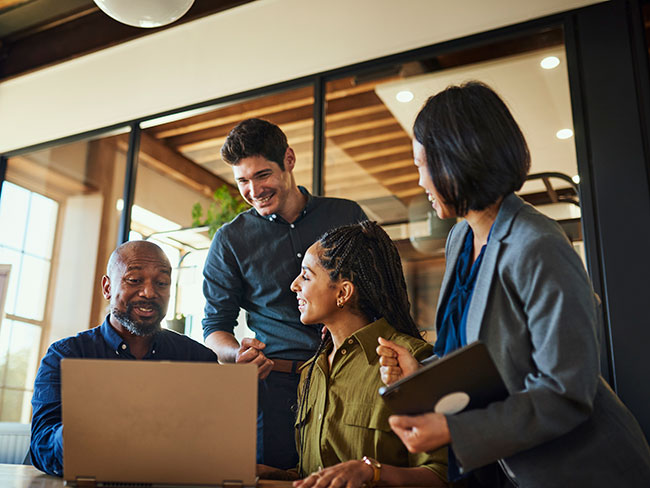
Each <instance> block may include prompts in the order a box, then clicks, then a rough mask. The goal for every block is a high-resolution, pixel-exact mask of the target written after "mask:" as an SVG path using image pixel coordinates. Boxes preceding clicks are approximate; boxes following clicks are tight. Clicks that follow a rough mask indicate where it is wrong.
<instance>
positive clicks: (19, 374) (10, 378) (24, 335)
mask: <svg viewBox="0 0 650 488" xmlns="http://www.w3.org/2000/svg"><path fill="white" fill-rule="evenodd" d="M40 344H41V328H40V327H39V326H37V325H33V324H28V323H25V322H18V321H12V325H11V337H10V342H9V350H8V353H7V357H8V359H7V369H6V372H5V378H4V385H3V386H8V387H13V388H25V389H32V388H33V387H34V378H35V376H36V370H37V367H38V353H39V348H40Z"/></svg>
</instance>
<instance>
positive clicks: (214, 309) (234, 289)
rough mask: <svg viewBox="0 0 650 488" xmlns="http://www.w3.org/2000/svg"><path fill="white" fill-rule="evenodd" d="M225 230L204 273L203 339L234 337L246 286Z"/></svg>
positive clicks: (214, 244)
mask: <svg viewBox="0 0 650 488" xmlns="http://www.w3.org/2000/svg"><path fill="white" fill-rule="evenodd" d="M226 227H227V226H224V227H222V228H221V229H220V230H219V231H218V232H217V233H216V234H215V236H214V239H213V240H212V244H211V245H210V250H209V252H208V257H207V259H206V262H205V267H204V269H203V278H204V280H203V294H204V295H205V315H204V318H203V322H202V324H203V338H206V337H208V336H209V335H210V334H212V333H213V332H216V331H224V332H229V333H231V334H232V333H233V330H234V328H235V325H237V315H239V308H240V304H241V297H242V292H243V286H244V284H243V279H242V275H241V272H240V269H239V263H238V262H237V258H236V257H235V255H234V253H233V252H232V250H231V249H230V242H229V240H228V238H227V236H226Z"/></svg>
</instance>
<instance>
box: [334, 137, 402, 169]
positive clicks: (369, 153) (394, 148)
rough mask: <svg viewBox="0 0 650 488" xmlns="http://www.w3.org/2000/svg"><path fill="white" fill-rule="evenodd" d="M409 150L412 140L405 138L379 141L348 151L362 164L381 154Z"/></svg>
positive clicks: (387, 154)
mask: <svg viewBox="0 0 650 488" xmlns="http://www.w3.org/2000/svg"><path fill="white" fill-rule="evenodd" d="M409 150H411V140H410V139H408V138H404V140H403V141H401V143H396V142H395V141H386V142H379V143H377V144H372V145H370V146H363V147H358V148H352V149H348V150H347V151H346V152H347V153H348V155H349V156H350V157H351V158H352V159H354V160H355V161H356V162H357V163H359V164H362V163H364V162H367V161H368V160H372V159H375V158H379V157H381V156H390V155H395V154H403V153H405V152H408V151H409Z"/></svg>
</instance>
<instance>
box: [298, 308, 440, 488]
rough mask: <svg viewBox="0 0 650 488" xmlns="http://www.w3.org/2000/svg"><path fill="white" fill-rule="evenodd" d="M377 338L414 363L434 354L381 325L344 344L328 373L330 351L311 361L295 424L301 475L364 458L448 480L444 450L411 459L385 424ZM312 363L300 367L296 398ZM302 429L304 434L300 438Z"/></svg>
mask: <svg viewBox="0 0 650 488" xmlns="http://www.w3.org/2000/svg"><path fill="white" fill-rule="evenodd" d="M378 337H384V338H386V339H389V340H391V341H394V342H395V343H397V344H399V345H401V346H403V347H406V348H407V349H408V350H409V351H410V352H411V354H413V355H414V356H415V357H416V359H418V360H422V359H424V358H426V357H429V356H431V354H432V347H431V345H430V344H427V343H426V342H424V341H423V340H421V339H416V338H414V337H411V336H409V335H406V334H402V333H400V332H397V331H396V330H395V329H394V328H393V327H391V326H390V325H389V324H388V322H386V320H384V319H380V320H377V321H376V322H373V323H371V324H369V325H366V326H365V327H363V328H362V329H360V330H358V331H356V332H355V333H354V334H352V335H351V336H350V337H348V338H347V339H345V341H344V342H343V344H342V345H341V347H340V348H339V350H338V351H336V354H335V356H334V360H333V361H332V369H331V371H330V368H329V364H328V361H327V356H328V354H329V353H330V352H331V351H332V349H331V348H330V349H329V351H324V352H323V353H322V354H320V355H319V356H318V357H317V358H315V361H316V365H315V367H314V370H313V373H312V378H311V386H310V389H309V395H308V400H307V403H306V404H305V406H304V407H303V408H302V411H299V412H298V420H297V421H296V439H297V447H298V453H300V455H301V457H302V468H303V473H302V475H303V476H305V475H307V474H309V473H312V472H314V471H317V470H318V469H319V468H320V467H327V466H332V465H335V464H338V463H340V462H343V461H349V460H351V459H361V458H362V457H363V456H364V455H365V456H369V457H371V458H374V459H376V460H377V461H379V462H380V463H384V464H389V465H393V466H400V467H418V466H422V467H425V468H428V469H430V470H431V471H433V472H435V473H436V474H437V475H438V476H439V477H440V478H442V479H443V480H446V479H447V449H446V448H442V449H439V450H437V451H435V452H432V453H418V454H412V453H409V452H408V451H407V449H406V447H405V446H404V444H402V441H401V440H400V439H399V437H398V436H397V434H395V433H394V432H393V431H392V430H391V428H390V426H389V424H388V417H389V416H390V415H391V411H390V410H389V409H388V407H387V406H386V405H385V404H384V401H383V400H382V398H381V397H380V396H379V393H378V389H379V387H381V386H383V383H382V382H381V377H380V374H379V357H378V356H377V352H376V348H377V346H378V345H379V344H378V342H377V338H378ZM312 361H314V359H311V360H310V361H308V362H307V363H306V364H305V365H304V366H303V369H302V374H301V378H300V386H299V387H298V392H299V395H302V391H303V385H304V382H305V380H306V378H307V374H308V371H309V368H310V364H311V362H312ZM300 426H302V428H303V429H304V432H302V434H301V432H300V430H299V429H298V427H300ZM301 437H302V439H303V440H304V448H303V450H302V452H301V450H300V439H301Z"/></svg>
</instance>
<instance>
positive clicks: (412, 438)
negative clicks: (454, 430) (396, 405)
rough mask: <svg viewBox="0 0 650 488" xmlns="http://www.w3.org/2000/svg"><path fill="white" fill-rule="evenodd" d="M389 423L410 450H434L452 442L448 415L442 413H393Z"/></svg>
mask: <svg viewBox="0 0 650 488" xmlns="http://www.w3.org/2000/svg"><path fill="white" fill-rule="evenodd" d="M388 423H389V424H390V428H391V429H393V432H395V433H396V434H397V435H398V436H399V438H400V439H402V442H403V443H404V445H405V446H406V448H407V449H408V450H409V452H426V451H433V450H434V449H438V448H439V447H442V446H444V445H446V444H449V443H450V442H451V435H450V434H449V426H448V425H447V417H445V416H444V415H443V414H441V413H433V412H431V413H425V414H424V415H391V416H390V417H389V418H388Z"/></svg>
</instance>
